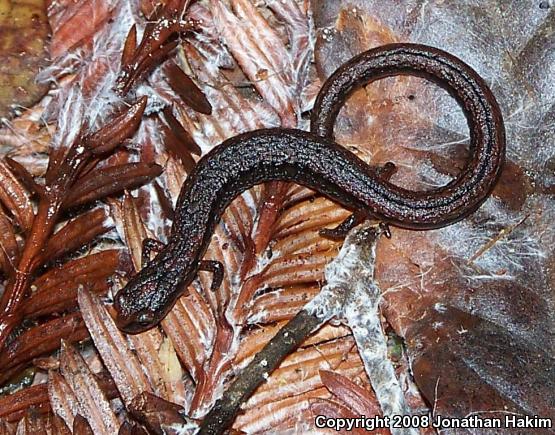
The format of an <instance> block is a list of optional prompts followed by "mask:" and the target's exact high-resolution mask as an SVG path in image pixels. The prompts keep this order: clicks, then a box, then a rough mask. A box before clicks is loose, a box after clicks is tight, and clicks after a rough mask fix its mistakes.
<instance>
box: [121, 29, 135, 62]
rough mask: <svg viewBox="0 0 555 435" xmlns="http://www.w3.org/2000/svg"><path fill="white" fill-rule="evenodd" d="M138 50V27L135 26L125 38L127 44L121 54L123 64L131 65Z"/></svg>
mask: <svg viewBox="0 0 555 435" xmlns="http://www.w3.org/2000/svg"><path fill="white" fill-rule="evenodd" d="M136 49H137V25H136V24H133V25H132V26H131V28H130V29H129V32H128V33H127V37H126V38H125V44H124V46H123V50H122V52H121V64H122V65H129V64H130V63H131V60H132V59H133V56H134V55H135V50H136Z"/></svg>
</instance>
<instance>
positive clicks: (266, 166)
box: [116, 44, 505, 333]
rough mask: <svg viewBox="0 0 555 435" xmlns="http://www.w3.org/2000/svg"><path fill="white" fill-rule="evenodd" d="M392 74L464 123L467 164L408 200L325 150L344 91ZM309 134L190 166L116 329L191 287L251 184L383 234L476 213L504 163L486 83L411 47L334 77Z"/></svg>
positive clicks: (396, 47) (247, 138) (275, 136)
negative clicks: (425, 84)
mask: <svg viewBox="0 0 555 435" xmlns="http://www.w3.org/2000/svg"><path fill="white" fill-rule="evenodd" d="M398 74H406V75H415V76H420V77H424V78H427V79H430V80H432V81H434V82H435V83H437V84H439V85H440V86H442V87H443V88H445V89H446V90H447V91H449V92H450V93H451V95H452V96H453V97H454V98H455V99H456V100H457V102H458V103H459V104H460V106H461V108H462V109H463V111H464V113H465V115H466V117H467V119H468V124H469V129H470V154H471V155H470V158H469V161H468V162H467V165H466V167H465V169H464V170H463V171H461V173H460V174H459V176H458V177H457V178H456V179H455V180H453V181H452V182H451V183H449V184H448V185H446V186H444V187H441V188H438V189H434V190H431V191H427V192H412V191H409V190H406V189H402V188H400V187H397V186H394V185H393V184H391V183H388V182H387V181H385V180H384V179H383V178H380V177H379V176H378V175H377V174H376V172H375V170H373V169H372V168H370V166H368V165H367V164H366V163H364V162H363V161H362V160H360V159H359V158H358V157H356V156H355V155H354V154H352V153H351V152H349V151H347V150H346V149H345V148H343V147H342V146H340V145H338V144H336V143H335V142H334V141H333V126H334V123H335V119H336V117H337V114H338V113H339V110H340V108H341V106H342V105H343V103H344V101H345V99H346V98H347V97H348V96H349V94H350V93H351V91H352V90H354V89H355V88H356V87H358V86H361V85H363V84H365V83H369V82H372V81H374V80H378V79H380V78H384V77H387V76H392V75H398ZM311 130H312V133H309V132H304V131H300V130H291V129H280V128H276V129H268V130H257V131H253V132H249V133H246V134H242V135H239V136H236V137H234V138H231V139H229V140H227V141H225V142H223V143H222V144H221V145H219V146H217V147H216V148H214V149H213V150H212V151H211V152H210V153H208V154H207V155H206V156H204V157H203V158H202V159H201V160H200V161H199V162H198V165H197V167H196V168H195V170H194V171H193V173H192V174H191V175H189V177H188V178H187V180H186V182H185V183H184V185H183V188H182V190H181V194H180V196H179V199H178V201H177V209H176V213H175V217H174V224H173V228H172V232H171V235H170V238H169V243H168V244H167V245H166V247H165V248H164V249H163V250H162V251H161V252H160V253H159V254H158V255H157V256H156V258H155V259H154V260H152V261H151V262H150V263H149V264H148V265H147V266H146V267H145V268H143V269H142V270H141V271H140V272H139V273H138V274H137V275H136V276H135V277H134V278H133V279H131V281H129V283H128V284H127V286H126V287H125V288H123V289H122V290H121V291H120V292H119V293H118V294H117V296H116V310H117V314H118V317H117V320H116V321H117V324H118V326H119V327H120V328H121V329H122V330H124V331H125V332H128V333H138V332H142V331H144V330H147V329H149V328H151V327H153V326H154V325H156V324H157V323H158V322H159V321H160V320H162V319H163V318H164V316H165V315H166V314H167V313H168V311H169V310H170V309H171V308H172V307H173V305H174V303H175V301H176V299H177V298H178V297H179V296H180V295H181V294H182V293H183V292H184V291H185V290H186V288H187V286H188V285H189V284H190V283H191V281H192V280H193V279H194V278H195V276H196V274H197V272H198V268H199V263H200V261H201V260H202V257H203V255H204V253H205V251H206V249H207V247H208V244H209V243H210V239H211V236H212V233H213V232H214V229H215V226H216V224H217V223H218V221H219V219H220V217H221V214H222V213H223V211H224V210H225V208H226V207H227V206H228V205H229V203H230V202H231V201H232V200H233V199H234V198H235V197H236V196H237V195H239V194H241V193H242V192H244V191H245V190H247V189H249V188H251V187H253V186H255V185H257V184H260V183H264V182H267V181H272V180H282V181H292V182H295V183H298V184H302V185H304V186H307V187H309V188H311V189H313V190H315V191H317V192H319V193H321V194H323V195H325V196H327V197H328V198H330V199H331V200H333V201H335V202H337V203H339V204H341V205H343V206H344V207H347V208H348V209H351V210H364V211H365V212H367V213H368V214H370V215H373V216H375V217H377V218H378V219H381V220H383V221H384V222H387V223H389V224H391V225H394V226H398V227H403V228H409V229H414V230H424V229H432V228H439V227H443V226H446V225H449V224H451V223H454V222H456V221H458V220H460V219H462V218H464V217H465V216H468V215H469V214H470V213H472V212H473V211H475V210H476V209H477V208H478V207H479V206H480V204H481V203H482V202H483V201H484V200H485V199H486V198H487V196H488V195H489V194H490V192H491V190H492V189H493V187H494V185H495V182H496V181H497V178H498V176H499V173H500V171H501V167H502V164H503V161H504V156H505V133H504V127H503V120H502V117H501V113H500V110H499V107H498V105H497V102H496V101H495V98H494V96H493V95H492V93H491V91H490V90H489V88H488V87H487V85H486V84H485V83H484V81H483V80H482V79H481V78H480V77H479V76H478V74H477V73H476V72H475V71H473V70H472V69H471V68H470V67H469V66H467V65H466V64H464V63H463V62H461V61H460V60H459V59H457V58H455V57H453V56H451V55H449V54H448V53H446V52H444V51H441V50H438V49H435V48H431V47H427V46H423V45H416V44H392V45H387V46H383V47H378V48H376V49H373V50H370V51H367V52H365V53H362V54H361V55H359V56H357V57H355V58H353V59H352V60H350V61H349V62H347V63H346V64H345V65H343V66H342V67H341V68H339V69H338V70H337V71H336V72H335V73H334V74H333V75H332V76H331V77H330V78H329V79H328V80H327V81H326V83H325V84H324V86H323V87H322V90H321V91H320V94H319V96H318V99H317V100H316V104H315V108H314V110H313V114H312V122H311ZM139 318H142V320H141V321H140V320H139ZM145 319H146V320H145Z"/></svg>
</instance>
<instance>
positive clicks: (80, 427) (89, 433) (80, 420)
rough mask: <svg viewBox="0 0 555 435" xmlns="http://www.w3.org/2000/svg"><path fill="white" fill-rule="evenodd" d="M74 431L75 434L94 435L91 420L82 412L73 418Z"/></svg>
mask: <svg viewBox="0 0 555 435" xmlns="http://www.w3.org/2000/svg"><path fill="white" fill-rule="evenodd" d="M73 433H74V434H75V435H94V432H93V430H92V428H91V425H90V424H89V422H88V421H87V420H86V419H85V417H83V416H82V415H80V414H77V415H76V416H75V418H74V419H73Z"/></svg>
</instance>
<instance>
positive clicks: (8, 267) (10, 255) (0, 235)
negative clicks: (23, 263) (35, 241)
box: [0, 209, 19, 276]
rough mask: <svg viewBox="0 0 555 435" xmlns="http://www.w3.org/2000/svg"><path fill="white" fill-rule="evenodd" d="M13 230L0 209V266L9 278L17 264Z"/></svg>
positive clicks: (16, 247)
mask: <svg viewBox="0 0 555 435" xmlns="http://www.w3.org/2000/svg"><path fill="white" fill-rule="evenodd" d="M15 234H16V233H15V228H14V227H13V225H12V222H11V221H10V219H9V218H8V217H7V216H6V215H5V214H4V212H3V211H2V210H1V209H0V250H1V252H0V266H1V269H2V271H3V272H4V273H6V274H7V275H8V276H11V275H12V274H13V271H14V267H15V265H16V262H17V256H18V254H19V246H18V244H17V240H16V235H15Z"/></svg>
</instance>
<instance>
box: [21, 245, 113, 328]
mask: <svg viewBox="0 0 555 435" xmlns="http://www.w3.org/2000/svg"><path fill="white" fill-rule="evenodd" d="M122 253H123V251H122V250H120V249H111V250H105V251H101V252H98V253H96V254H91V255H88V256H85V257H81V258H78V259H76V260H72V261H69V262H67V263H65V264H63V265H62V266H59V267H56V268H54V269H51V270H49V271H48V272H46V273H45V274H43V275H41V276H40V277H38V278H37V279H36V280H35V281H33V283H32V284H31V287H32V288H33V289H35V291H34V292H33V294H32V295H31V296H30V297H29V299H28V300H27V301H26V302H25V305H24V306H23V313H24V314H25V316H26V317H31V318H32V317H38V316H44V315H48V314H53V313H61V312H64V311H67V310H70V309H73V308H75V307H76V306H77V289H78V288H79V287H81V286H82V287H84V288H86V289H88V290H90V291H94V292H95V293H101V294H104V293H106V292H107V291H108V289H109V288H110V278H111V277H112V276H113V275H114V273H115V271H116V270H117V268H118V266H119V265H120V264H121V261H122V258H121V257H122Z"/></svg>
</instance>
